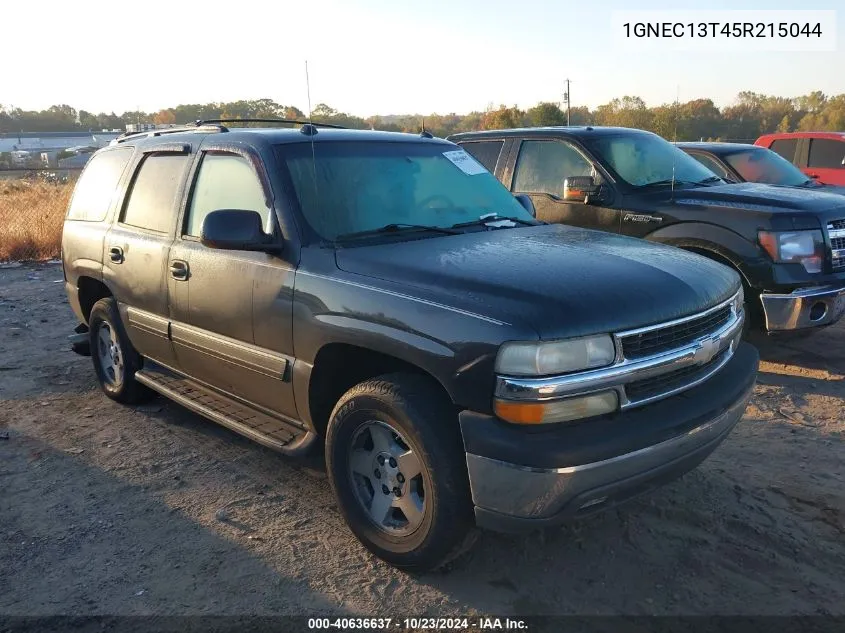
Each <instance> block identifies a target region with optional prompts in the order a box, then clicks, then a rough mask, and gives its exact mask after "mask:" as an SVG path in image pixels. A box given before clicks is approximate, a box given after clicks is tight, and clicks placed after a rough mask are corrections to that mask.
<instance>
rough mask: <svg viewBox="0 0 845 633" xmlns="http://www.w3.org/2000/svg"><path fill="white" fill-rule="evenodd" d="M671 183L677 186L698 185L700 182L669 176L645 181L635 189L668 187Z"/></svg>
mask: <svg viewBox="0 0 845 633" xmlns="http://www.w3.org/2000/svg"><path fill="white" fill-rule="evenodd" d="M672 183H674V185H675V186H676V187H678V186H680V185H698V184H700V183H697V182H692V181H691V180H672V179H671V178H668V179H667V180H655V181H654V182H647V183H646V184H644V185H638V186H637V189H647V188H649V187H668V186H670V185H672Z"/></svg>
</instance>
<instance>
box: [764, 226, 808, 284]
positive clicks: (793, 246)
mask: <svg viewBox="0 0 845 633" xmlns="http://www.w3.org/2000/svg"><path fill="white" fill-rule="evenodd" d="M758 238H759V240H760V246H762V247H763V249H765V251H766V252H767V253H768V254H769V257H771V258H772V261H774V262H776V263H778V264H802V265H803V266H804V270H806V271H807V272H808V273H820V272H821V271H822V262H823V261H824V237H823V236H822V232H821V231H819V230H811V231H779V232H773V231H760V232H759V233H758Z"/></svg>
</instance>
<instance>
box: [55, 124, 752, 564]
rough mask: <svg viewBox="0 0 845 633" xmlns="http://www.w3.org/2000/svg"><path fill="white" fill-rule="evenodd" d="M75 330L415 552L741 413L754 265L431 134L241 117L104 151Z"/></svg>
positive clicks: (91, 196) (638, 485) (385, 542)
mask: <svg viewBox="0 0 845 633" xmlns="http://www.w3.org/2000/svg"><path fill="white" fill-rule="evenodd" d="M62 259H63V269H64V275H65V281H66V290H67V295H68V298H69V302H70V305H71V307H72V309H73V311H74V313H75V315H76V317H77V319H78V320H79V325H78V326H77V328H76V329H77V334H76V335H75V337H76V339H75V340H74V345H76V349H77V351H79V352H81V353H86V348H87V352H88V353H90V354H91V356H92V359H93V364H94V370H95V371H96V374H97V377H98V379H99V382H100V384H101V386H102V389H103V391H104V392H105V393H106V395H108V396H109V397H110V398H113V399H115V400H117V401H120V402H124V403H127V404H131V403H135V402H138V401H140V400H142V399H144V398H146V397H148V396H150V395H151V393H153V392H158V393H160V394H162V395H164V396H166V397H168V398H171V399H173V400H175V401H176V402H178V403H180V404H182V405H184V406H185V407H188V408H189V409H191V410H193V411H195V412H197V413H199V414H201V415H204V416H206V417H207V418H209V419H211V420H213V421H215V422H217V423H219V424H222V425H224V426H226V427H228V428H230V429H232V430H234V431H236V432H238V433H241V434H243V435H245V436H247V437H249V438H252V439H253V440H255V441H257V442H260V443H262V444H264V445H266V446H268V447H271V448H273V449H275V450H277V451H279V452H280V453H283V454H287V455H300V454H302V453H304V452H306V451H309V450H311V449H315V448H320V447H323V446H324V450H325V458H326V465H327V469H328V473H329V477H330V481H331V483H332V486H333V488H334V491H335V494H336V495H337V499H338V505H339V507H340V510H341V512H342V513H343V515H344V517H345V518H346V520H347V522H348V524H349V526H350V527H351V529H352V530H353V532H354V533H355V535H356V536H357V537H358V538H359V539H360V540H361V542H362V543H364V545H366V546H367V547H368V548H369V549H370V550H371V551H373V552H374V553H375V554H377V555H378V556H380V557H382V558H384V559H385V560H387V561H389V562H391V563H392V564H394V565H397V566H399V567H402V568H405V569H415V570H421V569H427V568H431V567H434V566H437V565H440V564H442V563H443V562H444V561H447V560H449V558H450V557H451V556H454V555H455V553H456V552H459V551H460V550H461V548H462V546H464V544H465V543H467V539H468V537H469V535H471V534H473V533H474V531H473V530H472V529H471V528H472V527H473V525H474V524H475V525H478V526H481V527H487V528H492V529H500V530H519V529H533V528H537V527H543V526H547V525H553V524H555V523H558V522H560V521H564V520H566V519H570V518H573V517H579V516H583V515H585V514H588V513H591V512H595V511H598V510H601V509H604V508H608V507H612V506H613V505H614V504H616V503H618V502H620V501H622V500H624V499H627V498H629V497H631V496H633V495H635V494H638V493H640V492H644V491H647V490H649V489H651V488H653V487H654V486H655V485H657V484H659V483H661V482H664V481H667V480H669V479H672V478H674V477H678V476H679V475H681V474H683V473H684V472H686V471H688V470H689V469H691V468H693V467H695V466H696V465H697V464H698V463H699V462H701V461H702V460H703V459H704V458H705V457H706V456H707V455H708V454H709V453H710V452H711V451H713V450H714V449H715V448H716V446H717V445H718V444H719V443H720V442H721V441H722V440H723V439H724V438H725V437H726V436H727V435H728V433H730V431H731V429H732V428H733V426H734V425H735V424H736V423H737V421H738V420H739V419H740V418H741V417H742V414H743V411H744V410H745V406H746V402H747V401H748V399H749V397H750V394H751V391H752V389H753V386H754V383H755V377H756V373H757V364H758V355H757V352H756V350H755V348H754V347H753V346H751V345H749V344H748V343H745V342H742V341H741V331H742V325H743V322H744V318H745V315H744V311H743V289H742V284H741V283H740V278H739V275H737V274H736V273H735V272H734V271H733V270H731V269H730V268H728V267H726V266H723V265H721V264H718V263H715V262H712V261H710V260H708V259H705V258H703V257H700V256H698V255H695V254H692V253H688V252H685V251H682V250H679V249H676V248H671V247H668V246H663V245H657V244H650V243H648V242H645V241H643V240H635V239H630V238H626V237H622V236H618V235H610V234H607V233H603V232H600V231H591V230H585V229H580V228H573V227H566V226H561V225H554V224H543V223H539V222H538V221H537V220H536V219H535V218H534V215H533V213H532V205H531V202H530V200H529V199H527V198H521V199H520V200H517V199H516V198H515V197H514V196H512V195H511V194H510V193H509V192H508V191H507V190H506V189H505V188H504V187H502V185H501V184H500V183H499V182H498V181H497V180H496V179H495V178H494V177H493V176H492V175H491V174H490V173H489V172H488V171H487V170H486V169H485V168H484V167H483V166H481V165H480V164H478V163H477V162H476V161H475V160H473V159H472V158H471V157H470V156H469V155H468V154H467V153H466V152H464V151H463V150H461V149H460V148H458V147H457V146H455V145H454V144H452V143H448V142H446V141H444V140H441V139H434V138H431V136H430V135H425V134H423V135H420V136H417V135H407V134H391V133H384V132H374V131H352V130H334V129H327V128H317V127H314V126H312V125H303V126H302V127H301V128H300V129H298V130H297V129H260V128H248V129H235V128H227V127H226V126H225V125H223V122H214V123H210V122H207V123H204V124H198V125H196V126H190V127H188V128H186V129H171V130H167V131H165V132H161V131H158V132H151V133H149V134H137V135H129V136H126V137H124V138H121V139H119V140H118V141H116V142H115V143H114V145H113V146H110V147H108V148H105V149H103V150H100V151H98V152H97V153H96V154H95V155H94V156H93V157H92V158H91V160H90V162H89V163H88V165H87V166H86V168H85V171H84V172H83V174H82V176H81V177H80V180H79V182H78V184H77V185H76V190H75V192H74V195H73V198H72V200H71V202H70V206H69V209H68V214H67V218H66V221H65V224H64V233H63V237H62Z"/></svg>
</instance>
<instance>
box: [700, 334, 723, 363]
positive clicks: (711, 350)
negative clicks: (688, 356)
mask: <svg viewBox="0 0 845 633" xmlns="http://www.w3.org/2000/svg"><path fill="white" fill-rule="evenodd" d="M698 345H699V346H698V348H697V349H696V350H695V355H694V359H695V362H696V363H697V364H699V365H704V364H706V363H709V362H710V361H711V360H713V357H714V356H715V355H716V354H717V353H718V352H719V341H718V339H715V338H708V339H704V340H703V341H701V342H700V343H699V344H698Z"/></svg>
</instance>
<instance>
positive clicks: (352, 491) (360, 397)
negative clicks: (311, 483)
mask: <svg viewBox="0 0 845 633" xmlns="http://www.w3.org/2000/svg"><path fill="white" fill-rule="evenodd" d="M326 467H327V470H328V473H329V479H330V481H331V484H332V488H333V489H334V492H335V495H336V497H337V500H338V505H339V507H340V510H341V513H342V514H343V516H344V518H345V519H346V522H347V524H348V525H349V527H350V529H351V530H352V532H353V533H354V534H355V536H356V537H357V538H358V540H360V541H361V543H362V544H363V545H364V546H365V547H366V548H367V549H368V550H370V551H371V552H372V553H373V554H375V555H376V556H377V557H379V558H381V559H382V560H384V561H386V562H388V563H390V564H391V565H393V566H395V567H397V568H400V569H403V570H406V571H412V572H423V571H429V570H432V569H436V568H438V567H441V566H443V565H444V564H446V563H448V562H449V561H450V560H452V559H453V558H455V557H456V556H458V555H459V554H460V553H462V552H463V551H464V550H465V549H466V548H467V547H468V546H469V545H470V544H471V539H472V537H473V536H474V530H473V512H472V509H473V506H472V498H471V495H470V491H469V482H468V478H467V472H466V457H465V455H464V451H463V443H462V441H461V436H460V432H459V429H458V424H457V419H456V416H455V412H454V410H453V408H452V406H451V402H449V400H448V398H446V397H445V395H444V394H443V393H442V391H441V390H440V389H439V388H438V386H437V385H435V384H433V383H432V381H431V379H429V378H426V377H423V376H416V375H413V374H389V375H385V376H380V377H378V378H375V379H372V380H368V381H366V382H362V383H360V384H358V385H356V386H355V387H353V388H352V389H350V390H349V391H347V392H346V393H345V394H344V395H343V396H342V397H341V399H340V400H339V401H338V403H337V404H336V405H335V408H334V410H333V411H332V414H331V417H330V420H329V426H328V431H327V434H326ZM403 471H404V472H403Z"/></svg>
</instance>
